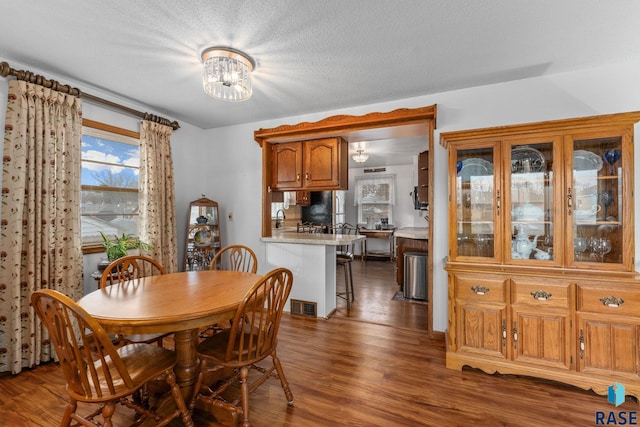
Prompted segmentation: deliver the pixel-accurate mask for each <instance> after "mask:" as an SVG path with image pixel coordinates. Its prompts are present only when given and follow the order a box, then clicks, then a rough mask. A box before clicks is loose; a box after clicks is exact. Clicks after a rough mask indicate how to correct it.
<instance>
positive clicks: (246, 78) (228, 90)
mask: <svg viewBox="0 0 640 427" xmlns="http://www.w3.org/2000/svg"><path fill="white" fill-rule="evenodd" d="M202 63H203V67H204V68H203V71H202V85H203V87H204V91H205V92H206V93H207V95H209V96H210V97H212V98H216V99H222V100H225V101H244V100H246V99H249V98H250V97H251V94H252V93H253V89H252V87H251V71H253V69H254V68H255V66H256V63H255V62H254V61H253V59H252V58H251V57H250V56H249V55H247V54H245V53H244V52H240V51H239V50H236V49H232V48H230V47H210V48H208V49H205V50H204V51H203V52H202Z"/></svg>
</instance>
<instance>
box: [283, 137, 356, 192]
mask: <svg viewBox="0 0 640 427" xmlns="http://www.w3.org/2000/svg"><path fill="white" fill-rule="evenodd" d="M272 147H273V148H272V150H273V153H272V156H271V159H272V183H271V187H272V189H273V190H296V189H304V190H346V187H347V185H348V182H347V180H348V166H349V164H348V157H347V156H348V146H347V141H346V140H344V139H343V138H340V137H335V138H322V139H313V140H308V141H298V142H286V143H280V144H273V145H272Z"/></svg>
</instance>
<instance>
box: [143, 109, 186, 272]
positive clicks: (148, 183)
mask: <svg viewBox="0 0 640 427" xmlns="http://www.w3.org/2000/svg"><path fill="white" fill-rule="evenodd" d="M171 132H172V128H171V127H169V126H165V125H161V124H159V123H154V122H150V121H147V120H144V121H143V122H142V131H141V132H140V177H139V180H138V182H139V194H140V202H139V204H140V221H139V229H138V235H139V236H140V239H142V240H143V241H144V242H147V243H149V244H151V245H152V246H153V247H154V249H153V255H152V257H153V258H155V259H156V260H157V261H158V262H160V264H162V265H163V266H164V268H165V269H166V270H167V273H172V272H176V271H178V249H177V228H176V198H175V190H174V183H173V160H172V157H171Z"/></svg>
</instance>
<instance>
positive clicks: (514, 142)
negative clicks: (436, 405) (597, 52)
mask: <svg viewBox="0 0 640 427" xmlns="http://www.w3.org/2000/svg"><path fill="white" fill-rule="evenodd" d="M638 121H640V112H634V113H622V114H613V115H607V116H596V117H586V118H580V119H568V120H559V121H551V122H543V123H531V124H524V125H513V126H505V127H498V128H490V129H477V130H470V131H460V132H450V133H443V134H442V135H441V139H442V142H443V144H444V145H446V146H447V148H448V149H449V170H450V171H451V173H450V175H449V190H450V192H449V194H450V196H449V232H448V237H449V258H448V261H447V264H446V270H447V271H448V274H449V328H448V331H447V345H448V349H447V366H448V367H450V368H457V369H460V368H462V366H464V365H468V366H472V367H476V368H480V369H482V370H484V371H486V372H491V373H493V372H496V371H498V372H502V373H511V374H523V375H533V376H539V377H542V378H548V379H553V380H558V381H563V382H567V383H570V384H573V385H576V386H579V387H583V388H585V389H593V390H594V391H596V392H598V393H606V392H607V387H608V385H610V384H611V382H612V381H618V382H620V383H621V384H624V385H625V386H627V384H629V382H630V380H631V379H633V384H629V385H628V386H627V394H631V395H634V396H640V385H639V383H640V382H639V381H638V380H640V378H639V377H638V376H637V375H638V374H639V373H640V372H638V370H639V369H640V368H638V367H639V366H640V357H639V356H640V355H639V352H638V350H637V344H638V342H637V341H638V339H639V338H638V337H640V328H639V326H640V318H639V315H640V312H637V311H639V310H638V309H637V305H636V304H635V303H636V302H640V280H638V278H637V277H636V276H637V272H635V271H634V251H635V248H634V240H633V235H634V213H633V210H634V203H633V166H634V165H633V130H634V124H635V123H637V122H638ZM625 381H626V383H625Z"/></svg>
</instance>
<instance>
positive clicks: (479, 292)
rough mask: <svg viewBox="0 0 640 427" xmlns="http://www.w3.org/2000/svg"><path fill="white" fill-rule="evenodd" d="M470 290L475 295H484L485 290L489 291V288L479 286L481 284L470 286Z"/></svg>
mask: <svg viewBox="0 0 640 427" xmlns="http://www.w3.org/2000/svg"><path fill="white" fill-rule="evenodd" d="M471 290H472V291H473V293H475V294H476V295H486V294H487V292H489V288H487V287H486V286H481V285H475V286H472V287H471Z"/></svg>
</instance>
